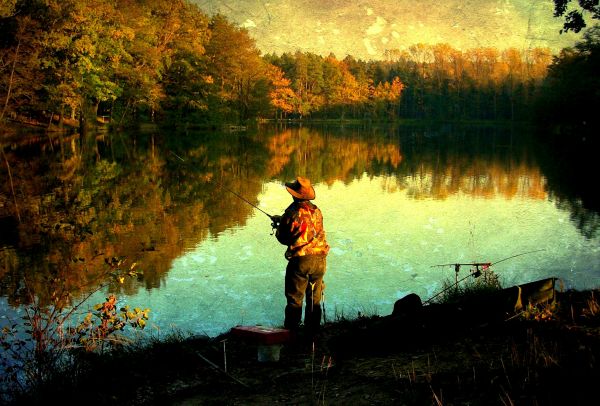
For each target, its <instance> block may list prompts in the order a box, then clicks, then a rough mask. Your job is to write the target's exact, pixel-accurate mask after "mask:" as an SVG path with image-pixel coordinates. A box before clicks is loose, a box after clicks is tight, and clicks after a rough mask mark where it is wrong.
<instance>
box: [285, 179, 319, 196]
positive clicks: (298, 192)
mask: <svg viewBox="0 0 600 406" xmlns="http://www.w3.org/2000/svg"><path fill="white" fill-rule="evenodd" d="M285 188H286V189H287V191H288V192H289V194H291V195H292V196H293V197H294V198H296V199H298V200H312V199H314V198H315V189H314V188H313V187H312V185H311V184H310V180H309V179H307V178H303V177H301V176H298V177H297V178H296V180H295V181H294V182H286V184H285Z"/></svg>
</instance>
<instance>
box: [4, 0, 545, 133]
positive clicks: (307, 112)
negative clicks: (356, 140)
mask: <svg viewBox="0 0 600 406" xmlns="http://www.w3.org/2000/svg"><path fill="white" fill-rule="evenodd" d="M9 3H10V4H9ZM9 3H7V4H9V7H8V6H7V7H4V8H3V9H1V10H0V13H1V14H0V15H2V16H3V17H2V18H1V19H0V37H1V38H2V39H1V40H0V109H1V110H0V120H1V119H6V118H11V117H12V118H21V119H27V118H30V119H32V120H34V119H35V120H37V121H39V122H44V121H47V123H48V124H51V123H53V122H56V120H59V121H61V122H62V121H66V120H72V121H73V122H79V123H81V124H85V122H86V120H88V121H89V120H96V119H97V117H110V120H111V121H112V122H113V123H116V124H124V123H128V122H132V121H139V120H157V121H159V120H163V121H164V120H169V121H171V122H176V123H194V124H197V125H209V124H211V123H219V122H230V123H241V122H246V121H248V120H250V119H256V118H342V119H343V118H354V119H370V120H396V119H398V118H419V119H422V118H425V119H513V120H516V119H522V118H525V117H526V116H527V115H528V114H529V108H530V107H531V104H532V100H533V97H534V96H535V93H536V91H537V89H538V87H539V84H540V82H541V81H542V79H543V78H544V76H545V73H546V67H547V66H548V64H549V63H550V62H551V58H552V55H551V54H550V51H549V50H548V49H541V48H536V49H530V50H526V51H520V50H517V49H506V50H498V49H495V48H476V49H469V50H462V51H461V50H457V49H454V48H453V47H451V46H450V45H447V44H437V45H424V44H416V45H413V46H411V47H409V48H408V49H407V50H402V51H401V50H389V51H388V52H387V53H386V60H383V61H363V60H357V59H355V58H353V57H352V56H347V57H345V58H344V59H338V58H336V57H335V55H333V54H331V55H329V56H327V57H325V56H320V55H316V54H312V53H309V52H295V53H284V54H282V55H273V54H268V55H264V56H263V55H261V53H260V51H259V50H258V48H257V47H256V44H255V41H254V40H253V39H252V38H251V37H250V36H249V34H248V32H247V31H246V30H245V29H242V28H239V27H237V26H235V25H234V24H233V23H231V22H229V21H228V20H227V19H226V18H225V17H223V16H222V15H215V16H208V15H206V14H205V13H204V12H202V11H201V10H200V9H199V8H198V7H197V6H196V5H195V4H193V3H191V2H190V1H189V0H116V1H115V0H94V1H91V0H62V1H58V0H17V1H15V2H9ZM42 113H43V114H42Z"/></svg>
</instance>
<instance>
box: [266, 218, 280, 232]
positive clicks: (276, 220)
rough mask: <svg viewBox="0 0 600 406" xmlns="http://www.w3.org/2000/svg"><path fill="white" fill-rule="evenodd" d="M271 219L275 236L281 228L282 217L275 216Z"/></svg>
mask: <svg viewBox="0 0 600 406" xmlns="http://www.w3.org/2000/svg"><path fill="white" fill-rule="evenodd" d="M269 218H270V219H271V235H274V234H275V231H277V228H279V223H281V216H278V215H274V216H269Z"/></svg>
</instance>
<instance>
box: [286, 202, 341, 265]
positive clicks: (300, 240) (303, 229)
mask: <svg viewBox="0 0 600 406" xmlns="http://www.w3.org/2000/svg"><path fill="white" fill-rule="evenodd" d="M275 236H276V237H277V240H278V241H279V242H280V243H281V244H283V245H287V246H288V249H287V250H286V252H285V257H286V258H287V259H288V260H289V259H291V258H293V257H300V256H303V255H327V253H328V252H329V244H327V240H326V238H325V230H324V229H323V215H322V214H321V210H319V208H318V207H317V206H316V205H314V204H313V203H311V202H309V201H307V200H305V201H295V202H293V203H292V204H290V205H289V206H288V208H287V209H285V213H283V216H282V217H281V222H280V223H279V227H277V231H276V233H275Z"/></svg>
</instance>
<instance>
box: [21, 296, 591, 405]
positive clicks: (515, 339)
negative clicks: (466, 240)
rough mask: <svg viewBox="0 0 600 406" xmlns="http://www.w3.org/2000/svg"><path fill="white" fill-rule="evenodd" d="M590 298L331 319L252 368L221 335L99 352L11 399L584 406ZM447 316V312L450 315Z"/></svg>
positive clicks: (242, 344)
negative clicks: (519, 309)
mask: <svg viewBox="0 0 600 406" xmlns="http://www.w3.org/2000/svg"><path fill="white" fill-rule="evenodd" d="M599 295H600V292H598V291H586V292H574V291H569V292H565V293H560V294H559V295H558V300H557V302H556V303H555V304H554V305H552V306H542V307H539V308H529V309H527V310H526V311H525V312H523V313H521V314H519V315H518V316H517V317H512V318H506V319H503V320H490V321H489V322H483V323H482V322H481V320H478V321H477V322H472V321H471V320H470V319H468V318H467V316H466V315H467V314H468V313H469V312H464V310H463V309H460V308H459V307H452V308H449V309H448V311H445V312H444V317H443V318H442V319H439V320H438V319H429V320H427V321H426V322H424V321H423V320H406V319H404V320H402V319H390V318H389V316H386V317H383V316H372V317H359V318H357V319H353V320H348V319H340V320H337V321H335V322H332V323H328V324H326V325H325V326H324V327H323V329H322V332H321V334H320V335H319V337H318V338H317V339H316V340H314V341H305V340H302V339H301V337H300V339H298V340H296V341H295V342H293V343H290V344H288V345H286V346H284V347H283V348H282V349H281V354H280V360H279V362H272V363H261V362H258V360H257V348H256V346H255V345H253V344H252V343H251V342H247V341H245V340H242V339H240V338H238V337H235V336H233V335H231V334H224V335H222V336H220V337H217V338H211V339H209V338H206V337H193V336H185V335H183V334H172V335H171V336H169V337H168V338H165V339H162V340H154V341H151V342H148V343H145V344H143V345H142V344H136V345H133V346H127V347H123V348H121V349H119V350H116V351H113V352H111V353H108V354H105V355H98V354H92V353H80V354H77V355H76V357H77V362H75V363H74V364H73V365H75V367H74V368H73V369H71V370H68V371H55V372H56V373H55V374H52V376H50V377H48V379H47V380H46V381H45V382H44V383H43V384H42V385H40V386H39V387H38V388H36V390H35V391H33V392H28V393H20V394H18V396H17V398H16V403H21V404H25V403H26V404H41V403H46V402H47V401H48V400H49V399H54V400H57V401H58V400H60V401H61V403H63V404H90V403H91V404H109V403H110V404H215V405H216V404H219V405H221V404H231V405H235V404H239V405H241V404H274V403H284V404H307V405H309V404H340V405H341V404H352V403H354V404H436V405H442V404H447V405H450V404H474V405H479V404H481V405H484V404H485V405H488V404H506V405H509V404H538V405H544V404H591V403H590V402H592V401H594V399H595V398H596V397H597V393H596V392H597V391H596V387H595V385H596V382H598V378H600V374H599V373H598V372H599V370H598V360H597V356H598V354H600V306H599V301H598V297H599ZM449 315H452V316H451V317H449Z"/></svg>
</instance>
